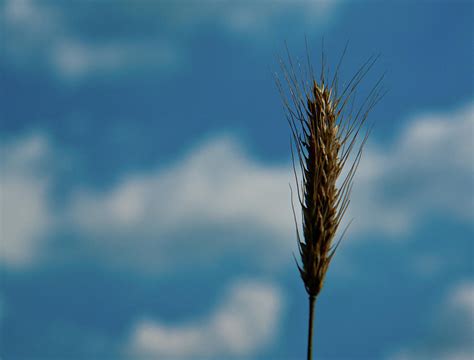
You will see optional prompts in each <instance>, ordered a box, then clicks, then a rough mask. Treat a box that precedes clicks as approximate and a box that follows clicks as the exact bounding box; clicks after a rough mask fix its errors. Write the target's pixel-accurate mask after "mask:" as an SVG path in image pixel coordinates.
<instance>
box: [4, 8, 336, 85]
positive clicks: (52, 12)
mask: <svg viewBox="0 0 474 360" xmlns="http://www.w3.org/2000/svg"><path fill="white" fill-rule="evenodd" d="M337 3H338V2H337V1H332V0H321V1H316V2H314V1H298V2H292V1H280V2H275V3H269V2H266V1H261V2H259V3H257V4H255V3H253V2H246V1H237V2H222V3H220V2H218V3H216V2H213V1H209V2H201V1H187V2H182V1H177V2H166V3H153V2H132V1H130V2H127V1H126V2H122V3H120V4H115V6H114V9H112V10H113V13H114V14H115V15H116V16H117V17H118V19H119V20H120V23H122V24H132V23H135V22H136V21H137V19H138V23H141V24H142V27H143V28H144V29H145V33H146V36H141V37H140V38H134V37H130V36H129V37H125V36H123V33H122V32H121V31H115V32H112V33H111V32H107V34H108V36H107V37H106V40H105V39H104V38H103V37H102V36H101V34H100V31H106V30H104V28H102V29H98V30H97V31H98V33H97V34H93V35H94V36H92V35H91V34H88V31H84V29H83V28H81V26H80V25H78V23H80V22H78V21H77V19H80V18H81V17H82V16H85V17H87V18H89V21H90V22H92V23H93V22H94V17H100V16H108V14H109V13H110V11H111V9H110V4H109V6H107V4H105V3H102V4H100V3H92V2H89V3H84V4H82V5H81V4H79V5H78V4H65V3H63V2H55V1H51V2H45V1H36V0H6V1H5V2H4V4H3V6H2V7H1V8H0V15H1V18H2V25H3V29H4V31H5V34H6V36H7V37H8V41H7V42H6V44H5V47H4V50H5V51H4V54H3V55H6V56H7V57H9V58H10V59H12V60H13V61H12V65H13V64H15V66H21V65H22V64H23V65H24V66H30V65H31V64H33V63H34V64H35V65H36V66H38V65H46V66H47V67H49V68H51V69H52V70H53V71H55V72H56V73H57V74H58V75H59V76H60V77H61V78H63V79H66V80H77V79H80V78H82V77H84V76H87V75H97V74H101V75H104V74H105V75H106V74H111V73H116V72H118V71H123V70H130V69H136V68H153V69H165V70H166V71H170V70H172V69H174V68H176V67H177V66H179V65H180V64H182V63H183V62H185V61H186V59H188V58H189V57H190V56H192V54H189V53H188V49H187V48H188V47H189V39H190V38H192V37H193V36H194V34H195V33H196V28H197V27H198V26H202V25H205V26H212V27H216V28H217V29H218V31H223V32H225V33H227V34H234V35H237V36H240V35H245V36H248V35H251V38H252V39H258V38H260V37H262V36H264V37H265V36H267V35H268V34H269V33H272V29H277V28H278V24H280V23H281V21H282V19H283V20H284V21H288V20H289V21H293V20H294V21H296V23H299V24H303V23H304V24H307V25H311V26H323V25H325V24H326V23H327V22H329V19H331V16H330V15H332V10H333V9H334V8H335V5H336V4H337ZM76 5H78V6H76ZM66 6H68V7H71V8H72V10H70V9H68V8H66ZM90 9H93V10H94V11H89V10H90ZM157 24H158V25H157ZM176 32H179V33H180V34H181V35H180V36H179V37H178V38H176V37H171V34H175V33H176Z"/></svg>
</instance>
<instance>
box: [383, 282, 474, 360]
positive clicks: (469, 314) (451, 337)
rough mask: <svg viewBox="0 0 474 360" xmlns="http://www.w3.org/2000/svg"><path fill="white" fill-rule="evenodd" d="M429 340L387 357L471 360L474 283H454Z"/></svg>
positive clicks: (397, 359) (473, 323)
mask: <svg viewBox="0 0 474 360" xmlns="http://www.w3.org/2000/svg"><path fill="white" fill-rule="evenodd" d="M435 317H436V323H435V324H434V326H435V329H434V331H433V333H432V334H428V336H431V337H432V338H433V340H432V342H430V343H424V344H422V345H417V346H413V347H411V348H406V349H403V350H401V351H399V352H398V353H396V354H394V355H391V356H389V357H388V358H389V359H390V360H428V359H439V360H470V359H472V358H473V356H474V282H472V281H466V282H464V283H460V284H458V285H456V286H454V287H453V288H452V289H451V292H450V293H449V296H448V298H447V299H446V301H445V302H444V303H443V304H441V308H440V309H437V313H436V315H435Z"/></svg>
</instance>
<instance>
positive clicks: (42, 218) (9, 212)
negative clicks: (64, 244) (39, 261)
mask: <svg viewBox="0 0 474 360" xmlns="http://www.w3.org/2000/svg"><path fill="white" fill-rule="evenodd" d="M49 156H50V149H49V145H48V142H47V140H46V139H45V138H44V137H43V136H41V135H30V136H28V137H26V138H24V139H21V140H19V141H18V142H11V143H6V144H3V145H2V146H1V147H0V157H1V159H2V161H1V163H0V174H1V177H0V260H1V261H2V262H4V263H5V264H6V265H8V266H14V267H21V266H25V265H28V264H30V263H31V262H32V261H34V260H35V257H36V255H37V253H38V252H40V250H41V244H42V240H43V237H44V236H45V235H46V234H47V233H48V232H49V231H50V230H51V228H52V226H53V223H54V219H53V215H52V211H51V208H50V204H49V186H50V179H49V177H48V176H47V174H45V173H44V171H42V170H41V167H42V166H43V165H44V164H45V163H44V161H45V160H46V159H47V158H49Z"/></svg>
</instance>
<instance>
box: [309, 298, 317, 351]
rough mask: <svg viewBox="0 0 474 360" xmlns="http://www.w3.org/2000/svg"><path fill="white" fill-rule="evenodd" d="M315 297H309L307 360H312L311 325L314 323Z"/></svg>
mask: <svg viewBox="0 0 474 360" xmlns="http://www.w3.org/2000/svg"><path fill="white" fill-rule="evenodd" d="M315 300H316V297H315V296H313V295H310V296H309V321H308V360H312V359H313V323H314V304H315Z"/></svg>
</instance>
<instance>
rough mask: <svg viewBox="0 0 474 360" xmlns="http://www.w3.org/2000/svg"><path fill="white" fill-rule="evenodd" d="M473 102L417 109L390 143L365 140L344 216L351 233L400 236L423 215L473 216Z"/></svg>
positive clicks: (459, 217) (468, 218)
mask: <svg viewBox="0 0 474 360" xmlns="http://www.w3.org/2000/svg"><path fill="white" fill-rule="evenodd" d="M473 138H474V105H473V104H472V103H471V104H468V105H466V106H463V107H461V108H459V109H456V110H454V111H450V112H445V113H439V114H427V115H425V114H422V115H419V116H415V117H413V118H412V119H411V120H410V121H408V122H407V126H406V128H405V130H404V131H403V132H402V133H401V134H400V135H399V136H398V138H397V139H396V140H395V141H394V142H393V143H392V144H391V145H383V146H382V145H379V144H377V145H376V144H373V143H370V144H369V146H368V148H367V149H366V151H365V153H364V157H363V160H362V162H361V165H360V167H359V171H358V174H357V176H356V181H355V182H356V183H355V185H354V190H353V193H352V202H351V207H350V208H349V214H348V216H347V218H351V217H354V218H355V221H354V223H353V225H352V227H351V233H354V232H356V233H384V234H386V235H393V237H397V236H398V237H400V236H402V235H403V234H406V233H407V232H409V231H411V230H412V229H413V228H414V227H416V224H417V223H419V222H421V221H422V220H423V219H424V218H425V217H426V216H428V215H433V214H437V215H441V214H444V215H447V214H450V215H451V216H454V217H455V218H458V219H460V220H461V221H465V222H471V221H472V220H473V219H474V200H473V198H472V196H470V194H472V190H473V184H474V142H473Z"/></svg>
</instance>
